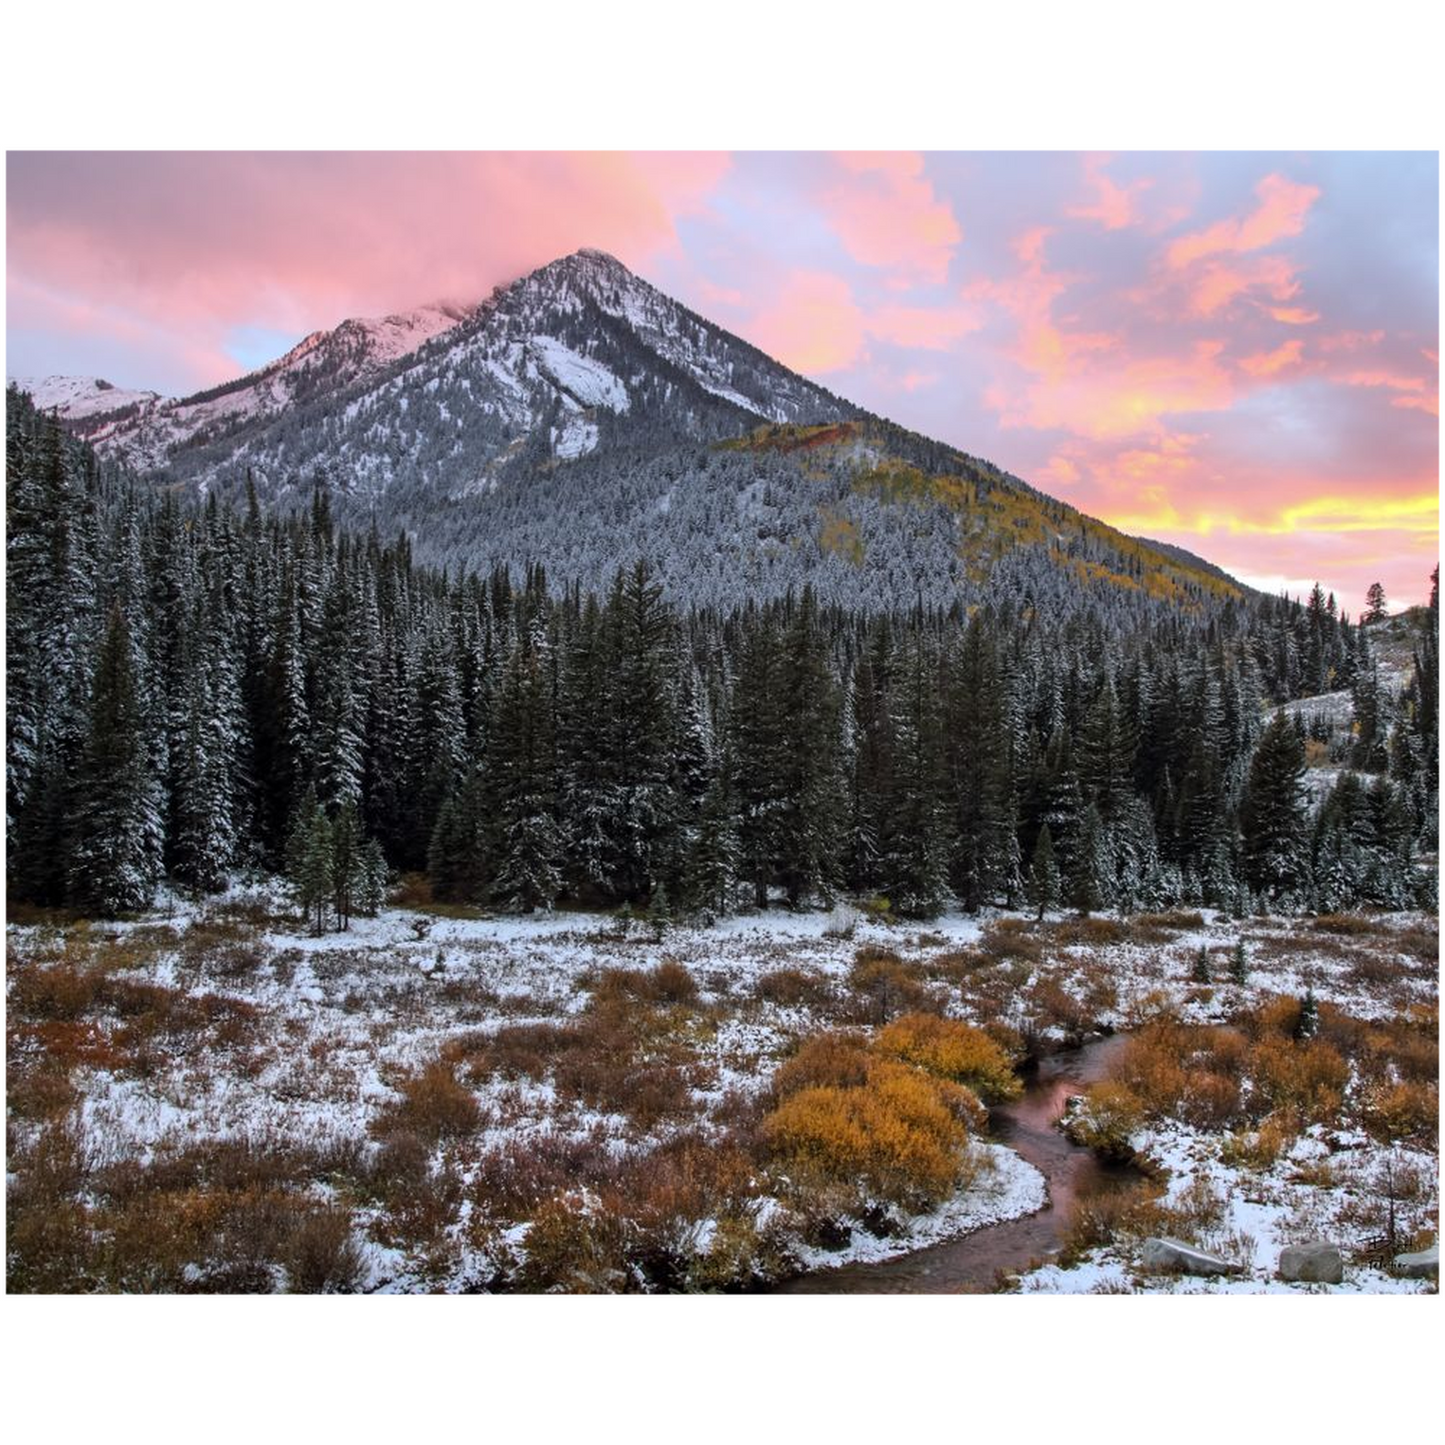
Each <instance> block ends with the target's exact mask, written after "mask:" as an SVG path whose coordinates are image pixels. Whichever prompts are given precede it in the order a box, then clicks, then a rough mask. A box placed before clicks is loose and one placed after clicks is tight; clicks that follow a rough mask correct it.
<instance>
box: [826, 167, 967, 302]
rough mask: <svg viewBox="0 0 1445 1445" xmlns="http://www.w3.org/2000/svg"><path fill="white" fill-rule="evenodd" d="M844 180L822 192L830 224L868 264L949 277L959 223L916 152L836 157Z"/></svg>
mask: <svg viewBox="0 0 1445 1445" xmlns="http://www.w3.org/2000/svg"><path fill="white" fill-rule="evenodd" d="M834 159H835V160H836V162H837V164H838V167H839V169H840V170H841V171H843V173H844V176H845V179H843V180H841V181H839V182H838V183H836V184H833V185H830V186H828V187H827V188H826V189H825V190H824V192H823V193H822V197H821V200H822V202H823V207H824V211H825V214H826V218H827V220H828V223H829V225H830V226H831V227H832V229H833V231H834V232H835V234H836V235H837V236H838V239H839V240H840V241H841V242H842V243H843V246H844V249H845V250H846V251H847V252H848V254H849V255H850V256H851V257H852V258H853V259H854V260H855V261H858V262H860V263H861V264H862V265H864V266H877V267H880V268H888V269H893V270H899V271H903V272H905V273H907V274H908V275H909V276H911V277H915V278H917V279H919V280H922V281H928V282H933V283H935V284H937V283H941V282H943V281H944V280H946V279H947V276H948V266H949V262H950V261H951V260H952V259H953V252H954V248H955V247H956V246H957V245H958V243H959V242H960V241H961V240H962V239H963V232H962V231H961V230H960V229H959V225H958V221H957V219H956V218H955V216H954V214H953V211H952V209H951V208H950V207H949V205H948V203H947V202H946V201H943V200H940V199H939V197H938V195H937V193H936V192H935V191H934V189H933V185H932V183H931V182H930V181H929V180H928V178H927V176H926V175H925V174H924V167H923V157H922V156H921V155H919V154H917V153H916V152H912V151H907V152H903V151H863V152H854V153H844V154H840V155H838V156H836V157H835V158H834Z"/></svg>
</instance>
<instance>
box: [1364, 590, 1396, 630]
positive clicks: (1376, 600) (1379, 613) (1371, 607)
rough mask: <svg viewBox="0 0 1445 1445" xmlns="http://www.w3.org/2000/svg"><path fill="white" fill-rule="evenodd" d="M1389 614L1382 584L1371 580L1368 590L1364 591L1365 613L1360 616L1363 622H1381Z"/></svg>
mask: <svg viewBox="0 0 1445 1445" xmlns="http://www.w3.org/2000/svg"><path fill="white" fill-rule="evenodd" d="M1388 615H1389V608H1388V604H1387V603H1386V601H1385V588H1384V584H1383V583H1380V582H1371V583H1370V586H1369V590H1368V591H1367V592H1366V593H1365V615H1364V616H1363V617H1361V618H1360V621H1361V622H1362V623H1365V622H1383V621H1384V620H1385V618H1386V617H1387V616H1388Z"/></svg>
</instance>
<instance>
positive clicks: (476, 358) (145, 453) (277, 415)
mask: <svg viewBox="0 0 1445 1445" xmlns="http://www.w3.org/2000/svg"><path fill="white" fill-rule="evenodd" d="M852 415H856V411H855V409H854V408H852V407H849V406H848V405H847V404H846V403H843V402H841V401H839V400H838V399H837V398H836V397H834V396H832V395H831V394H830V393H828V392H826V391H824V390H823V389H822V388H821V387H818V386H815V385H814V384H813V383H812V382H809V381H807V380H806V379H805V378H803V377H801V376H798V375H797V374H796V373H794V372H791V371H789V370H787V368H786V367H783V366H780V365H779V364H778V363H777V362H774V361H772V360H771V359H770V358H769V357H767V356H765V355H763V353H762V352H760V351H758V350H757V349H756V348H754V347H751V346H749V345H748V344H747V343H746V342H744V341H742V340H740V339H739V338H738V337H735V336H732V335H730V334H729V333H727V332H726V331H723V330H722V329H721V328H719V327H717V326H714V325H712V324H711V323H710V322H708V321H706V320H704V319H703V318H702V317H700V316H697V315H695V314H694V313H693V312H691V311H689V310H687V308H686V307H684V306H682V305H680V304H679V303H678V302H676V301H673V300H671V299H670V298H669V297H667V296H665V295H663V293H662V292H660V291H658V290H657V289H656V288H655V287H653V286H651V285H649V284H648V283H647V282H646V281H643V280H642V279H641V278H640V277H638V276H635V275H633V274H632V272H630V271H629V270H627V268H626V267H625V266H623V265H622V264H621V263H620V262H619V261H617V260H615V259H614V258H612V257H611V256H608V255H605V254H604V253H603V252H600V251H591V250H586V251H579V252H577V253H575V254H574V255H571V256H567V257H564V258H563V259H562V260H559V261H554V262H553V263H552V264H551V265H548V266H544V267H542V268H541V269H540V270H538V271H535V272H533V273H532V274H531V275H529V276H526V277H523V278H522V279H521V280H519V281H517V282H516V283H514V284H513V285H511V286H509V287H506V288H504V289H499V290H497V291H496V292H494V293H493V295H492V296H491V297H490V298H489V299H488V300H486V301H484V302H482V303H481V304H480V305H476V306H470V307H465V306H454V305H453V306H433V307H428V308H424V309H423V310H420V311H415V312H411V313H408V314H407V315H404V316H389V317H386V318H384V319H382V320H352V321H345V322H342V324H341V325H340V326H338V327H337V328H336V329H335V330H333V331H321V332H317V333H315V334H314V335H312V336H308V337H307V338H306V339H305V340H304V341H302V342H301V343H300V344H299V345H298V346H296V347H295V348H294V349H293V350H291V351H289V352H288V353H287V354H286V355H285V356H283V357H281V358H280V360H278V361H276V362H273V363H272V364H271V365H270V366H267V367H264V368H262V369H261V370H259V371H256V372H253V373H251V374H250V375H249V376H244V377H241V378H239V379H238V380H236V381H234V382H231V383H228V384H227V385H225V386H220V387H215V388H213V389H211V390H209V391H205V392H201V393H199V394H197V395H196V396H191V397H185V398H181V399H178V400H160V399H156V400H152V401H149V402H142V403H140V404H138V405H136V406H135V407H134V408H133V409H131V410H127V411H124V412H120V413H115V412H114V409H112V414H110V415H106V416H103V417H101V416H97V417H89V418H83V417H76V418H75V419H74V421H75V423H76V424H75V429H76V430H77V431H80V432H81V433H82V434H83V435H85V436H86V437H87V438H88V439H89V440H90V441H92V442H93V443H95V445H96V446H97V447H98V448H99V449H101V450H102V451H106V452H109V453H111V454H113V455H117V456H120V457H123V458H125V459H126V460H127V461H129V462H130V463H131V464H132V465H134V466H137V467H139V468H141V469H143V470H148V471H155V470H161V469H164V470H165V471H167V472H168V473H169V474H170V475H171V476H173V477H176V478H179V479H187V480H195V481H197V482H200V483H202V484H209V483H211V482H214V481H224V480H226V479H227V478H230V477H234V476H235V475H237V474H238V473H239V472H241V471H244V470H245V469H248V468H249V469H250V471H251V473H252V475H253V477H254V478H255V480H256V483H257V485H258V486H259V487H260V488H261V489H262V490H263V491H267V490H272V489H275V488H277V487H280V486H282V485H284V484H285V483H286V482H288V481H290V480H295V479H301V478H309V476H310V475H311V474H312V473H313V472H315V471H321V472H324V473H325V474H326V475H328V476H329V477H331V478H332V479H333V481H334V482H335V484H337V485H338V486H340V487H341V488H342V489H344V490H348V491H351V492H354V493H361V494H364V495H366V496H367V497H369V498H370V499H372V500H373V501H376V500H379V499H380V498H381V497H382V496H383V495H385V494H387V493H389V492H391V491H392V490H393V489H395V488H397V487H400V488H401V489H402V491H403V492H405V491H407V490H410V489H411V488H414V487H416V486H419V485H420V486H425V487H426V488H428V489H429V490H432V491H440V492H442V493H445V494H447V495H466V494H469V493H473V492H475V491H477V490H478V489H481V488H484V487H485V486H487V485H489V484H490V483H491V482H493V481H495V480H496V478H497V477H498V476H499V475H500V474H502V473H503V472H506V471H510V470H515V469H517V468H519V467H535V466H537V465H539V464H548V463H552V462H556V461H568V460H572V459H575V458H577V457H579V456H583V455H585V454H587V453H589V452H591V451H593V450H595V449H596V448H597V447H599V446H602V445H604V444H606V445H612V446H616V445H618V444H623V445H636V444H638V443H639V442H641V443H643V444H646V445H649V446H655V445H656V444H657V443H658V442H659V441H662V440H666V441H669V442H673V441H676V440H678V439H680V438H691V439H706V438H713V437H719V436H726V435H732V434H735V433H737V432H738V431H739V430H741V429H743V428H744V427H746V426H748V425H752V424H755V423H757V422H758V421H761V420H767V421H779V422H797V421H824V420H836V419H841V418H843V417H845V416H852Z"/></svg>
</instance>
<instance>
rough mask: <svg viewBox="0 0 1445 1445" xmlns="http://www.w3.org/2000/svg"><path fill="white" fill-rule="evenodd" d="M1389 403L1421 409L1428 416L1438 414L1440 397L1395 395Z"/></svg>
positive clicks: (1415, 409)
mask: <svg viewBox="0 0 1445 1445" xmlns="http://www.w3.org/2000/svg"><path fill="white" fill-rule="evenodd" d="M1390 405H1391V406H1399V407H1405V408H1408V409H1411V410H1414V411H1423V412H1426V413H1428V414H1429V415H1430V416H1439V415H1440V398H1439V397H1438V396H1397V397H1395V398H1393V399H1392V400H1391V402H1390Z"/></svg>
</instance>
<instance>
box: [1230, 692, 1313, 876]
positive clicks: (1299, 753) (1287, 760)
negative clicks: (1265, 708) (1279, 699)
mask: <svg viewBox="0 0 1445 1445" xmlns="http://www.w3.org/2000/svg"><path fill="white" fill-rule="evenodd" d="M1304 771H1305V762H1304V744H1303V741H1302V740H1301V738H1300V735H1299V732H1298V731H1297V730H1296V728H1295V726H1294V724H1293V722H1291V720H1290V719H1289V718H1288V717H1287V716H1286V715H1285V714H1284V713H1279V714H1277V715H1276V716H1275V718H1274V721H1273V722H1271V723H1270V725H1269V727H1268V728H1266V729H1265V732H1264V736H1263V737H1261V738H1260V740H1259V746H1258V747H1257V748H1256V749H1255V753H1254V759H1253V761H1252V762H1251V763H1250V767H1249V780H1248V783H1247V785H1246V788H1245V796H1244V802H1243V806H1242V808H1241V811H1240V824H1241V828H1242V830H1243V837H1244V858H1245V876H1246V878H1247V880H1248V882H1249V884H1250V886H1251V887H1252V888H1253V889H1254V890H1255V891H1256V892H1257V893H1260V894H1263V895H1264V896H1265V897H1267V898H1269V899H1272V900H1274V901H1275V902H1288V901H1289V900H1291V899H1293V898H1296V897H1297V896H1299V895H1300V894H1301V893H1302V892H1303V890H1304V889H1305V888H1307V886H1308V884H1309V877H1310V868H1309V852H1308V844H1307V841H1306V833H1305V806H1304V797H1303V792H1302V787H1301V782H1302V779H1303V778H1304Z"/></svg>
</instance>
